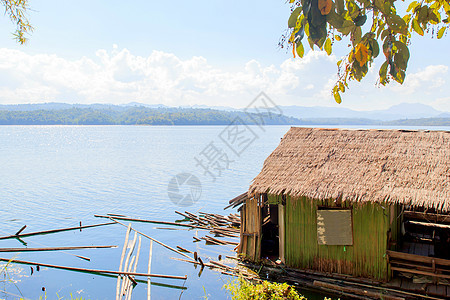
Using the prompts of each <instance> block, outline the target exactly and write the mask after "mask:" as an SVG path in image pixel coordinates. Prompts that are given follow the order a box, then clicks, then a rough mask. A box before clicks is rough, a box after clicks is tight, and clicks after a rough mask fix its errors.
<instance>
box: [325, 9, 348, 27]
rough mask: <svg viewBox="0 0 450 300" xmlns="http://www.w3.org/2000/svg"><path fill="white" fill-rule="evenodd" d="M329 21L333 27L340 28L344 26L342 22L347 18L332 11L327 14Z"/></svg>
mask: <svg viewBox="0 0 450 300" xmlns="http://www.w3.org/2000/svg"><path fill="white" fill-rule="evenodd" d="M327 22H328V23H330V25H331V26H332V27H334V28H336V29H338V30H339V28H342V24H344V22H345V19H344V18H343V17H342V16H340V15H338V14H337V13H335V12H334V11H330V13H329V14H328V15H327Z"/></svg>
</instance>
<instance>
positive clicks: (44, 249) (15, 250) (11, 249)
mask: <svg viewBox="0 0 450 300" xmlns="http://www.w3.org/2000/svg"><path fill="white" fill-rule="evenodd" d="M103 248H117V246H73V247H45V248H0V252H34V251H64V250H81V249H103Z"/></svg>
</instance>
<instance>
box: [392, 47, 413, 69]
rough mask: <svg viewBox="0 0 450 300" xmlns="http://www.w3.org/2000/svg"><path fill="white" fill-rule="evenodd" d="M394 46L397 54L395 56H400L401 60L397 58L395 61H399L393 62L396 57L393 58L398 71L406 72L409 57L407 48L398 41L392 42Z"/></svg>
mask: <svg viewBox="0 0 450 300" xmlns="http://www.w3.org/2000/svg"><path fill="white" fill-rule="evenodd" d="M394 46H395V47H397V53H396V54H400V55H401V58H400V57H399V58H398V59H397V60H399V61H395V60H396V56H397V55H396V56H395V57H394V61H395V64H396V65H397V66H398V67H399V68H400V69H402V70H406V67H407V66H408V60H409V56H410V54H409V49H408V46H406V45H405V44H404V43H402V42H399V41H395V42H394ZM400 59H401V60H400Z"/></svg>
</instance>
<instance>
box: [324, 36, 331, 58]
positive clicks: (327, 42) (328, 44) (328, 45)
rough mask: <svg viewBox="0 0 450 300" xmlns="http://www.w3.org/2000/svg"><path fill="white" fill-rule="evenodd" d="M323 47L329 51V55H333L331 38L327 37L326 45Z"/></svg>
mask: <svg viewBox="0 0 450 300" xmlns="http://www.w3.org/2000/svg"><path fill="white" fill-rule="evenodd" d="M323 48H324V50H325V51H326V52H327V54H328V55H331V40H330V38H327V40H326V41H325V46H324V47H323Z"/></svg>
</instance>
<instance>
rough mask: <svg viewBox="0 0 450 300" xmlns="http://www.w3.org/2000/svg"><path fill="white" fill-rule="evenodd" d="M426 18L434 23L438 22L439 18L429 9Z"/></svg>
mask: <svg viewBox="0 0 450 300" xmlns="http://www.w3.org/2000/svg"><path fill="white" fill-rule="evenodd" d="M428 20H429V21H430V23H431V24H434V25H436V24H437V23H439V22H440V18H438V16H437V15H436V14H435V13H434V12H432V11H431V10H430V11H429V13H428Z"/></svg>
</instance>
